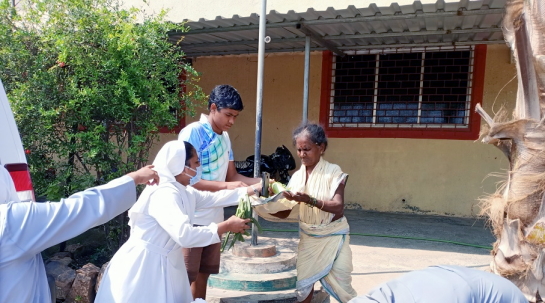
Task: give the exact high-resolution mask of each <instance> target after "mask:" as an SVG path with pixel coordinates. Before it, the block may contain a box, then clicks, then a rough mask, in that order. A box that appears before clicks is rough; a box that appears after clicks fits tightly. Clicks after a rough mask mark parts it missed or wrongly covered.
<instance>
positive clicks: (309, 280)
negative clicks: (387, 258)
mask: <svg viewBox="0 0 545 303" xmlns="http://www.w3.org/2000/svg"><path fill="white" fill-rule="evenodd" d="M347 178H348V175H347V174H345V173H343V172H342V170H341V168H340V167H339V166H338V165H335V164H331V163H329V162H327V161H326V160H324V159H323V158H321V159H320V161H319V162H318V164H316V167H315V168H314V169H313V170H312V173H311V174H310V175H309V177H308V180H306V167H305V166H304V165H302V166H301V168H300V169H299V170H298V171H297V172H295V173H294V174H293V176H292V178H291V179H290V182H289V184H288V188H289V189H290V191H292V192H305V193H307V194H309V195H310V196H312V197H315V198H316V199H318V200H332V199H333V196H334V195H335V191H336V190H337V188H338V187H339V185H340V184H341V183H343V182H346V179H347ZM255 209H256V211H257V213H258V214H259V215H260V216H262V217H263V218H265V219H267V220H271V221H280V220H282V219H278V218H276V217H274V216H271V215H270V214H274V213H276V212H278V211H282V210H288V209H291V210H292V211H291V213H290V216H289V217H288V218H287V219H285V220H287V221H295V220H298V221H299V230H300V233H299V234H300V241H299V249H298V258H297V290H296V293H297V299H298V300H299V301H302V300H304V299H305V298H306V297H307V296H308V295H309V293H310V291H311V290H312V286H313V285H314V283H316V282H317V281H320V282H321V283H322V285H323V286H324V288H325V289H326V291H327V292H328V293H329V294H330V295H331V296H332V297H334V298H335V299H336V300H337V301H339V302H343V303H344V302H348V301H349V300H350V299H352V298H354V297H355V296H356V295H357V294H356V292H355V291H354V289H353V288H352V286H351V282H352V277H351V275H350V274H351V272H352V251H351V250H350V246H349V239H350V236H349V231H350V228H349V226H348V222H347V220H346V218H345V217H343V218H341V219H339V220H336V221H333V222H331V219H333V217H334V215H333V214H332V213H328V212H326V211H322V210H320V209H319V208H318V207H310V206H309V205H308V204H304V203H297V202H293V201H288V200H286V199H281V200H279V201H277V202H271V203H268V204H265V205H261V206H257V207H256V208H255Z"/></svg>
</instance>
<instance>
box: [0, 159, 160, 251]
mask: <svg viewBox="0 0 545 303" xmlns="http://www.w3.org/2000/svg"><path fill="white" fill-rule="evenodd" d="M151 167H152V166H147V167H144V168H142V169H140V170H139V171H137V172H135V173H131V174H128V175H126V176H123V177H121V178H117V179H115V180H112V181H110V182H109V183H107V184H104V185H101V186H97V187H94V188H90V189H87V190H84V191H81V192H78V193H76V194H74V195H72V196H70V197H69V198H66V199H63V200H61V201H60V202H47V203H35V202H23V203H10V204H8V205H4V207H5V208H3V209H2V211H0V232H1V234H0V239H1V240H2V242H3V243H8V242H11V243H14V244H15V246H16V247H18V248H19V250H17V251H16V252H13V254H14V255H13V256H12V257H14V258H16V257H17V254H19V256H20V255H24V254H30V255H35V254H37V253H39V252H41V251H42V250H44V249H46V248H48V247H51V246H53V245H56V244H58V243H61V242H63V241H66V240H68V239H71V238H73V237H75V236H77V235H79V234H81V233H83V232H85V231H86V230H88V229H90V228H92V227H94V226H97V225H100V224H104V223H106V222H108V221H109V220H111V219H113V218H114V217H115V216H117V215H119V214H120V213H122V212H124V211H125V210H127V209H128V208H129V207H131V206H132V205H133V204H134V202H135V201H136V189H135V181H136V182H137V183H144V182H147V180H150V179H154V180H155V179H156V178H157V180H158V177H157V175H156V172H154V171H153V170H152V169H151Z"/></svg>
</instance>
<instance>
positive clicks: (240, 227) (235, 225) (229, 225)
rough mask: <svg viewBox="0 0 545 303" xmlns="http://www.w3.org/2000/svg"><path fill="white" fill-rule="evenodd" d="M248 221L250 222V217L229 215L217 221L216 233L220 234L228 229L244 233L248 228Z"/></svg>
mask: <svg viewBox="0 0 545 303" xmlns="http://www.w3.org/2000/svg"><path fill="white" fill-rule="evenodd" d="M248 222H250V219H242V218H239V217H237V216H231V217H230V218H229V219H227V220H225V221H223V222H220V223H218V234H219V235H222V234H224V233H226V232H228V231H230V232H232V233H244V231H245V230H247V229H248V228H250V226H249V225H248Z"/></svg>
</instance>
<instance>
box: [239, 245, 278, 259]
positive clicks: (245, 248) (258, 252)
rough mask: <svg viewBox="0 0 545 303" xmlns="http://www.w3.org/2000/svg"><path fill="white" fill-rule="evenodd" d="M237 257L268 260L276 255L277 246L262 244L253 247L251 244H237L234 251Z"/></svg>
mask: <svg viewBox="0 0 545 303" xmlns="http://www.w3.org/2000/svg"><path fill="white" fill-rule="evenodd" d="M232 254H233V255H235V256H237V257H247V258H267V257H272V256H274V255H276V245H274V244H273V243H270V242H269V243H260V244H258V245H256V246H252V245H251V244H250V243H249V242H242V243H240V242H239V243H237V244H236V245H235V246H234V247H233V250H232Z"/></svg>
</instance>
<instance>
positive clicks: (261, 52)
mask: <svg viewBox="0 0 545 303" xmlns="http://www.w3.org/2000/svg"><path fill="white" fill-rule="evenodd" d="M266 26H267V0H261V14H259V49H258V53H257V91H256V95H257V96H256V107H255V112H256V114H255V149H254V154H255V155H254V157H255V158H254V178H259V177H260V176H261V171H260V166H261V124H262V115H261V114H262V112H263V69H264V66H265V30H266ZM267 185H268V184H263V186H267ZM252 216H253V217H254V218H255V219H256V220H258V219H259V217H258V215H257V213H256V212H255V211H253V212H252ZM255 245H257V227H256V226H255V224H252V246H255Z"/></svg>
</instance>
